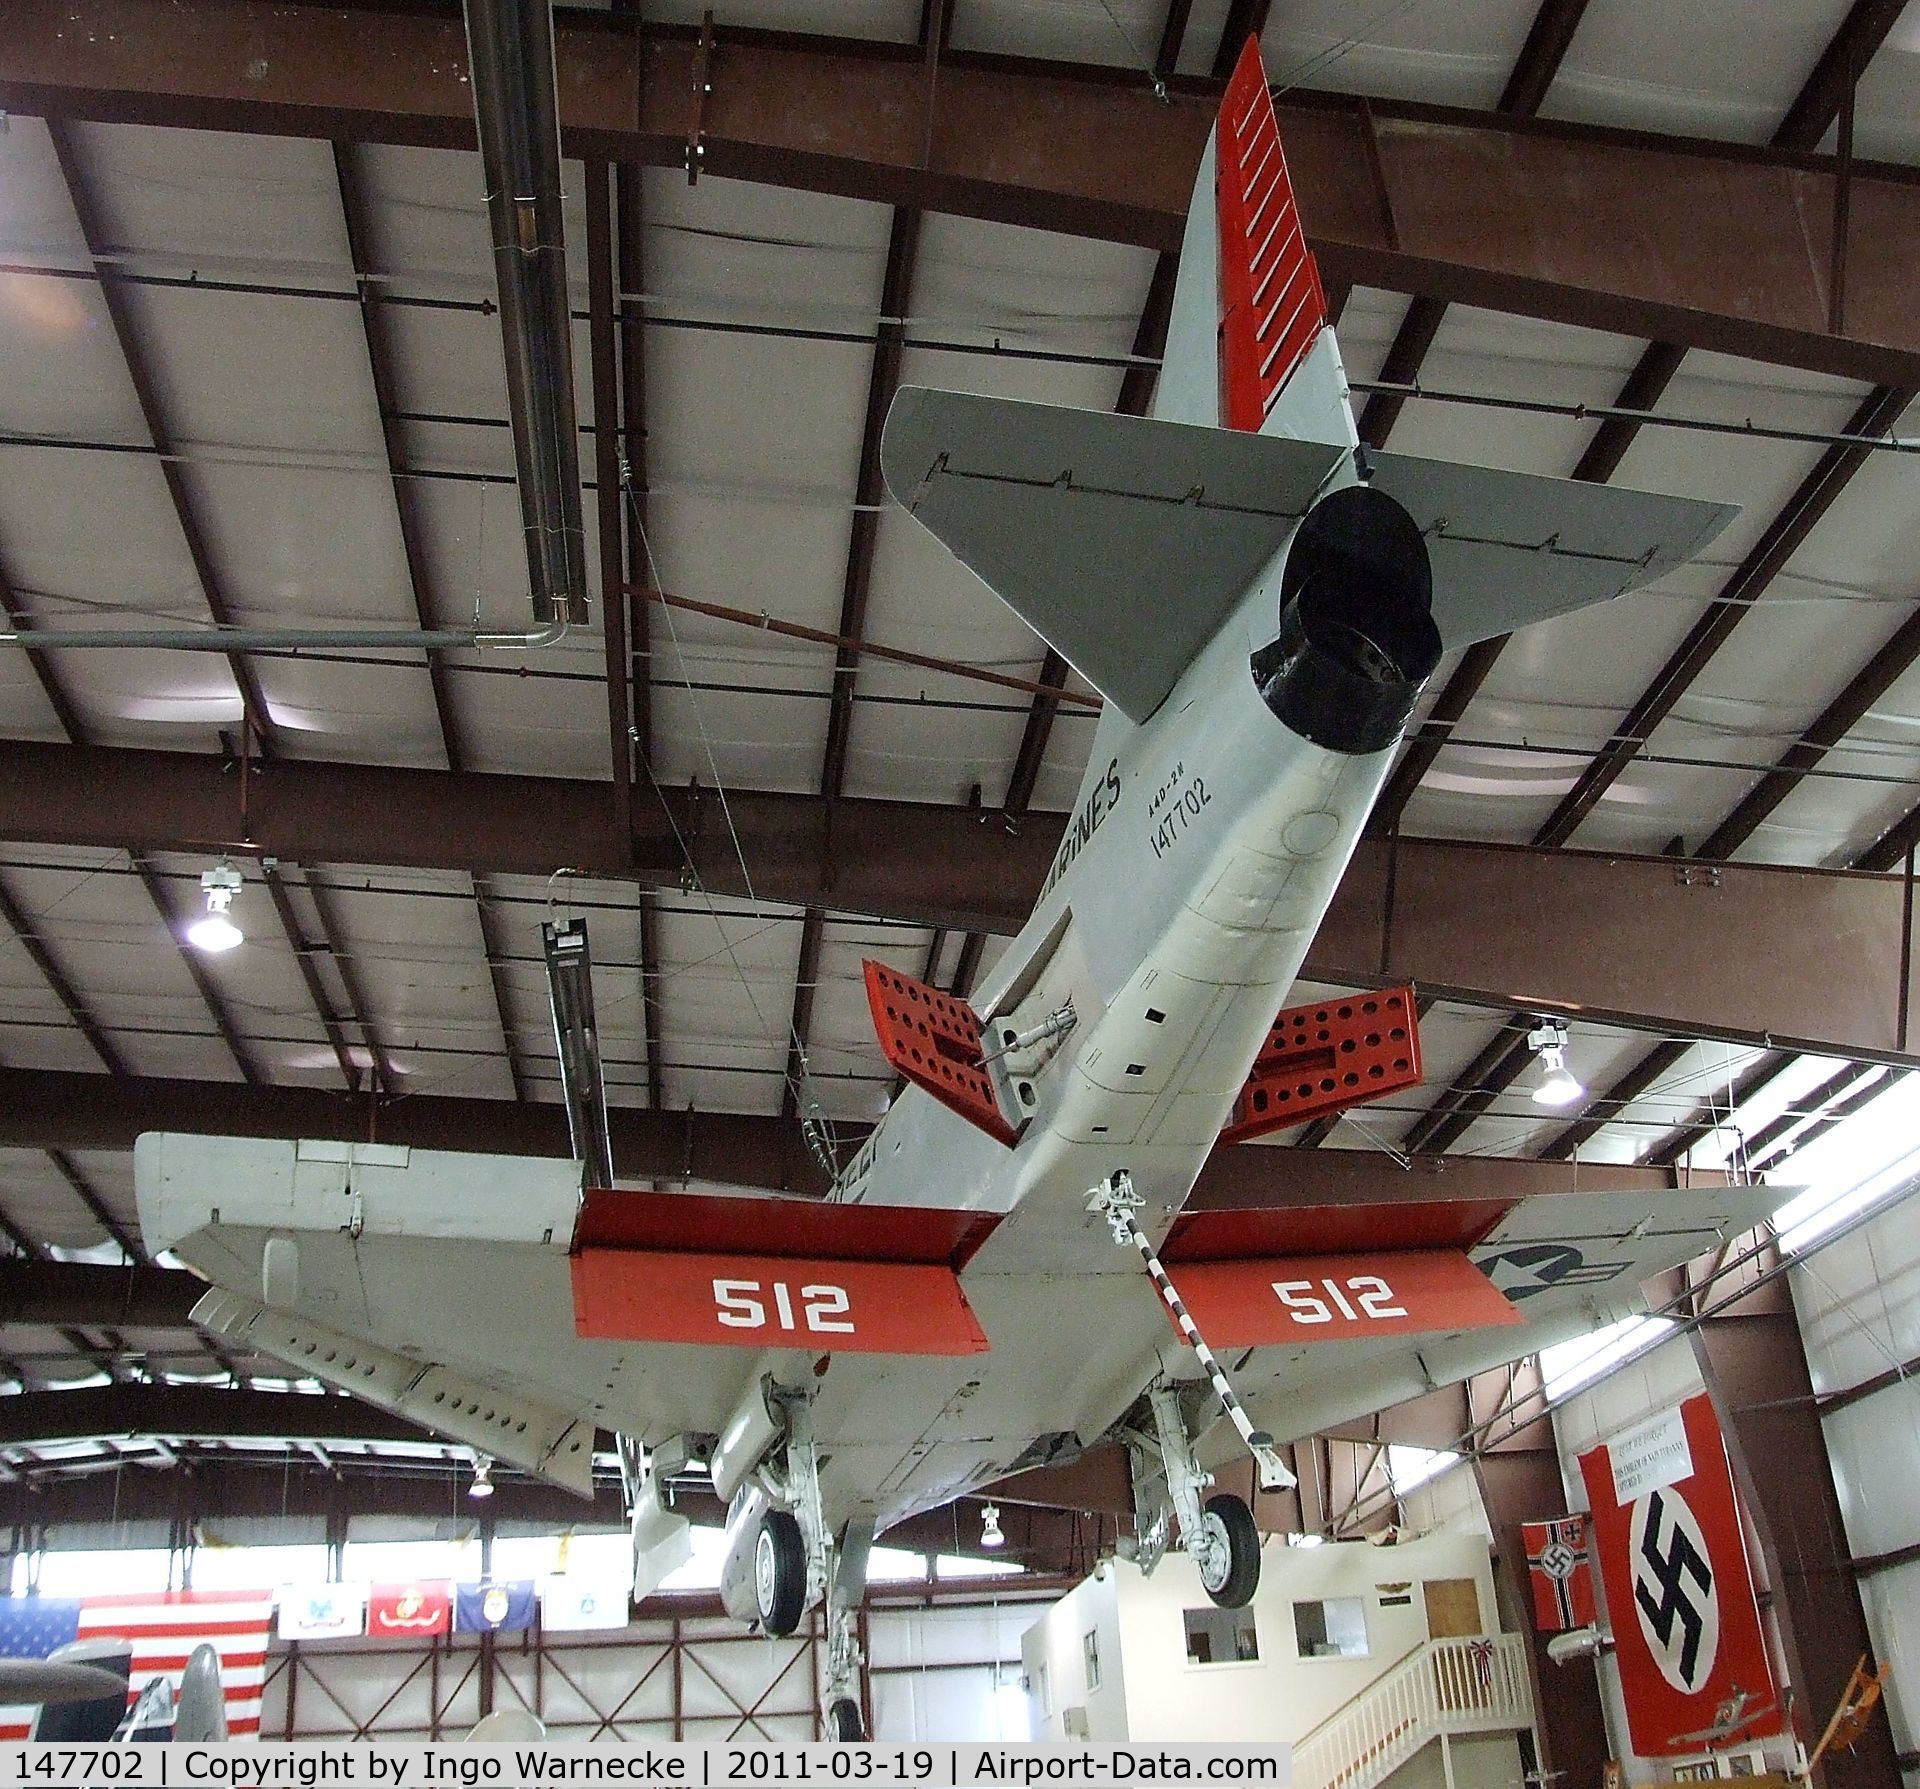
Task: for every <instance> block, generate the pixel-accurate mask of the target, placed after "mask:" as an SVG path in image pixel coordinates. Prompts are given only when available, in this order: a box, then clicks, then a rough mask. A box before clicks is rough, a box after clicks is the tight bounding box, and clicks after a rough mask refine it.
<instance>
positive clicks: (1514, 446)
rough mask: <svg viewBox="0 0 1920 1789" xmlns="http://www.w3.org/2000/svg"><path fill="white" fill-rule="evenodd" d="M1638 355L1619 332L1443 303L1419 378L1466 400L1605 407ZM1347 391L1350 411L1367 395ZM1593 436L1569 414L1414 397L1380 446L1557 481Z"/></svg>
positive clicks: (1427, 385) (1343, 342)
mask: <svg viewBox="0 0 1920 1789" xmlns="http://www.w3.org/2000/svg"><path fill="white" fill-rule="evenodd" d="M1341 345H1342V347H1343V348H1344V347H1345V345H1346V331H1345V328H1344V326H1343V327H1342V329H1341ZM1638 359H1639V345H1638V344H1637V343H1634V342H1631V341H1629V340H1627V339H1626V338H1625V337H1623V336H1614V335H1601V334H1599V333H1598V332H1596V331H1594V330H1589V329H1571V328H1567V327H1564V326H1562V325H1559V324H1554V323H1539V322H1534V321H1531V320H1528V319H1524V318H1520V317H1511V316H1505V315H1502V314H1500V313H1498V312H1494V311H1483V310H1477V309H1475V308H1474V307H1472V306H1470V305H1459V304H1456V305H1449V306H1448V307H1447V313H1446V317H1445V319H1444V320H1443V321H1442V323H1441V325H1440V332H1439V334H1438V335H1437V336H1436V337H1435V338H1434V343H1433V346H1432V348H1431V349H1429V350H1428V353H1427V357H1426V359H1425V360H1424V361H1423V362H1422V363H1421V367H1420V384H1421V385H1422V386H1423V387H1424V388H1426V389H1427V390H1430V391H1436V392H1458V393H1460V394H1462V395H1463V396H1467V397H1487V398H1510V399H1516V400H1520V401H1522V402H1525V403H1539V404H1555V405H1565V404H1611V403H1612V402H1613V401H1614V399H1615V397H1616V396H1617V395H1618V394H1619V390H1620V385H1621V381H1622V380H1623V379H1624V378H1625V376H1626V374H1627V372H1628V371H1629V370H1630V369H1631V368H1632V366H1633V364H1634V362H1635V361H1636V360H1638ZM1348 372H1349V376H1350V377H1358V376H1359V375H1358V374H1357V373H1356V372H1355V371H1354V369H1353V368H1351V367H1349V369H1348ZM1354 395H1355V410H1356V412H1358V411H1359V410H1361V409H1363V408H1364V407H1365V397H1364V396H1363V395H1362V394H1360V393H1355V394H1354ZM1592 435H1593V424H1592V423H1590V422H1583V421H1580V420H1577V419H1575V418H1573V417H1568V416H1557V415H1550V414H1542V413H1537V412H1533V411H1528V410H1517V409H1513V410H1509V409H1493V408H1481V407H1477V406H1474V405H1469V404H1450V403H1444V402H1439V401H1429V400H1422V399H1415V400H1413V401H1411V402H1409V403H1408V404H1406V405H1405V407H1404V408H1403V409H1402V410H1401V412H1400V415H1399V418H1398V419H1397V421H1396V422H1395V424H1394V429H1393V433H1392V435H1391V436H1389V438H1388V440H1387V445H1388V446H1389V447H1391V448H1392V449H1393V451H1394V452H1395V453H1411V454H1425V455H1428V456H1429V457H1431V458H1433V459H1445V460H1458V461H1464V462H1465V463H1467V464H1469V465H1477V466H1496V467H1500V468H1503V469H1505V470H1509V471H1514V472H1536V473H1541V474H1544V475H1546V476H1547V477H1551V478H1565V477H1566V476H1567V475H1568V474H1569V473H1571V472H1572V470H1573V468H1574V466H1575V464H1576V463H1577V462H1578V460H1579V458H1580V455H1581V453H1582V452H1583V451H1584V450H1585V448H1586V446H1587V443H1588V441H1589V440H1590V439H1591V438H1592Z"/></svg>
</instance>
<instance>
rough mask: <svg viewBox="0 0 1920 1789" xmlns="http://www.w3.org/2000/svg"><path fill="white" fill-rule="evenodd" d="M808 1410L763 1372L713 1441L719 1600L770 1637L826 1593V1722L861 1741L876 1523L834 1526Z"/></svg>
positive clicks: (796, 1623)
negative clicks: (862, 1636)
mask: <svg viewBox="0 0 1920 1789" xmlns="http://www.w3.org/2000/svg"><path fill="white" fill-rule="evenodd" d="M811 1416H812V1412H811V1406H810V1404H809V1402H808V1399H807V1395H806V1394H805V1393H804V1392H796V1391H789V1390H787V1389H786V1388H785V1387H782V1386H777V1385H775V1384H774V1383H773V1382H772V1380H771V1379H764V1380H762V1381H761V1382H760V1384H759V1385H757V1386H756V1387H755V1388H754V1391H753V1393H752V1394H751V1396H750V1397H749V1398H748V1399H747V1401H746V1402H745V1403H744V1404H743V1405H742V1407H741V1408H740V1410H739V1411H737V1412H736V1413H735V1415H734V1418H733V1420H732V1421H730V1422H729V1423H728V1425H727V1428H726V1430H725V1432H724V1433H723V1434H722V1435H721V1437H720V1439H719V1441H718V1443H717V1444H716V1445H715V1447H714V1450H713V1456H712V1462H711V1463H712V1471H713V1482H714V1489H715V1490H716V1491H718V1492H719V1493H720V1494H721V1495H722V1496H724V1497H726V1498H727V1500H728V1503H727V1550H726V1557H725V1560H724V1562H723V1563H722V1565H721V1568H720V1599H721V1602H722V1603H723V1604H724V1605H725V1607H726V1611H727V1613H728V1614H729V1615H731V1616H732V1617H733V1618H734V1619H735V1620H736V1621H744V1622H747V1623H749V1624H750V1625H752V1626H754V1627H757V1628H759V1629H760V1631H761V1632H762V1633H764V1634H767V1635H769V1636H770V1637H772V1638H774V1639H785V1638H787V1637H788V1636H789V1635H791V1634H794V1633H796V1632H797V1631H798V1630H799V1627H800V1624H801V1622H802V1621H803V1620H804V1619H805V1618H806V1613H807V1611H808V1610H809V1609H811V1608H813V1607H814V1606H815V1605H816V1604H818V1603H820V1602H821V1601H822V1600H823V1599H824V1601H825V1604H826V1627H827V1635H826V1639H827V1657H826V1670H825V1674H824V1676H823V1679H822V1683H821V1695H820V1707H821V1721H822V1726H823V1728H824V1730H825V1733H826V1736H827V1737H828V1738H829V1739H834V1740H843V1741H844V1740H857V1739H862V1738H864V1737H865V1736H866V1735H865V1719H864V1717H863V1715H862V1713H861V1699H860V1667H861V1665H862V1663H863V1660H862V1658H861V1653H860V1642H859V1632H858V1626H857V1617H858V1611H859V1608H860V1602H861V1598H862V1597H863V1596H864V1595H865V1593H866V1584H867V1555H868V1553H869V1552H870V1551H871V1549H872V1546H873V1522H872V1520H871V1518H859V1517H856V1518H853V1519H851V1520H849V1521H848V1522H847V1523H846V1525H845V1526H844V1527H843V1528H842V1530H841V1532H840V1535H839V1537H838V1538H837V1540H836V1538H835V1536H834V1534H833V1532H832V1530H831V1529H829V1528H828V1526H827V1516H826V1509H825V1506H824V1504H823V1502H822V1500H821V1495H820V1456H819V1450H818V1448H817V1447H816V1446H815V1444H814V1439H813V1425H812V1420H811Z"/></svg>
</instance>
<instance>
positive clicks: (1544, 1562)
mask: <svg viewBox="0 0 1920 1789" xmlns="http://www.w3.org/2000/svg"><path fill="white" fill-rule="evenodd" d="M1582 1557H1583V1556H1582V1555H1581V1554H1578V1553H1576V1552H1575V1551H1574V1550H1573V1549H1572V1548H1571V1547H1570V1546H1568V1545H1567V1543H1566V1542H1565V1541H1563V1540H1551V1541H1548V1542H1547V1544H1546V1545H1545V1546H1544V1547H1542V1548H1541V1549H1540V1569H1541V1570H1542V1571H1543V1572H1545V1573H1546V1574H1547V1576H1548V1577H1549V1578H1552V1579H1554V1580H1555V1581H1556V1582H1559V1583H1563V1582H1565V1580H1567V1579H1568V1578H1571V1577H1572V1576H1573V1568H1574V1567H1575V1566H1576V1565H1578V1564H1579V1563H1580V1560H1581V1558H1582Z"/></svg>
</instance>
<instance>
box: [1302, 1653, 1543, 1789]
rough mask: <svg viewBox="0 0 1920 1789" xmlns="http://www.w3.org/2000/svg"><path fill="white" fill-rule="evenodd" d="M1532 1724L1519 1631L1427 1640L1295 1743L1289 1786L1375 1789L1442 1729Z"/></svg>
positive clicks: (1502, 1729)
mask: <svg viewBox="0 0 1920 1789" xmlns="http://www.w3.org/2000/svg"><path fill="white" fill-rule="evenodd" d="M1532 1725H1533V1696H1532V1691H1531V1689H1530V1687H1529V1684H1528V1681H1527V1655H1526V1642H1525V1641H1524V1640H1523V1639H1522V1638H1521V1636H1520V1635H1518V1634H1494V1635H1486V1636H1482V1637H1479V1638H1461V1639H1446V1640H1429V1641H1427V1642H1426V1643H1425V1644H1424V1645H1421V1646H1418V1647H1416V1648H1415V1649H1414V1650H1413V1651H1412V1652H1410V1653H1409V1654H1408V1655H1407V1656H1406V1657H1405V1658H1404V1659H1402V1660H1401V1661H1400V1663H1399V1664H1397V1665H1395V1666H1394V1667H1393V1668H1392V1669H1391V1670H1389V1671H1388V1672H1387V1673H1386V1675H1385V1676H1383V1677H1381V1678H1379V1679H1378V1680H1377V1681H1376V1682H1374V1683H1372V1684H1370V1685H1369V1686H1368V1687H1367V1688H1366V1689H1365V1690H1363V1691H1362V1692H1361V1693H1360V1694H1359V1695H1358V1696H1356V1697H1354V1698H1353V1700H1352V1701H1350V1702H1348V1703H1347V1704H1346V1705H1345V1706H1344V1707H1342V1708H1341V1709H1339V1710H1338V1711H1337V1712H1335V1713H1334V1714H1332V1715H1331V1716H1329V1717H1328V1718H1327V1719H1326V1720H1324V1721H1322V1722H1321V1723H1320V1725H1319V1726H1318V1727H1316V1728H1315V1729H1314V1730H1313V1731H1312V1732H1311V1733H1309V1734H1308V1735H1307V1736H1306V1738H1305V1739H1303V1740H1301V1741H1300V1742H1299V1744H1297V1745H1296V1746H1295V1747H1294V1748H1293V1782H1294V1789H1375V1785H1377V1784H1379V1783H1383V1782H1384V1781H1386V1779H1387V1778H1388V1777H1389V1776H1390V1775H1391V1774H1392V1773H1393V1772H1394V1771H1395V1770H1397V1769H1398V1768H1399V1767H1400V1766H1401V1765H1402V1764H1404V1763H1405V1762H1406V1761H1407V1760H1408V1759H1409V1758H1411V1757H1412V1756H1413V1755H1414V1753H1415V1752H1417V1751H1419V1750H1420V1748H1421V1747H1422V1746H1425V1745H1428V1744H1430V1743H1431V1742H1432V1741H1434V1740H1436V1739H1439V1738H1440V1737H1441V1736H1442V1735H1452V1734H1460V1733H1499V1732H1513V1731H1517V1730H1519V1729H1520V1728H1523V1727H1530V1726H1532Z"/></svg>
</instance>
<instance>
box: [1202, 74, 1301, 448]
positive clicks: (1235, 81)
mask: <svg viewBox="0 0 1920 1789" xmlns="http://www.w3.org/2000/svg"><path fill="white" fill-rule="evenodd" d="M1215 153H1216V159H1217V164H1218V165H1217V174H1216V177H1215V208H1216V210H1217V212H1218V215H1219V223H1220V414H1221V420H1222V421H1223V422H1224V423H1225V424H1226V426H1227V427H1228V428H1233V429H1248V430H1257V429H1258V428H1259V427H1260V425H1261V424H1262V423H1264V422H1265V421H1266V419H1267V413H1268V412H1269V411H1270V410H1271V409H1272V408H1273V403H1274V399H1275V398H1277V397H1278V396H1279V395H1280V389H1281V387H1282V386H1284V385H1285V384H1286V382H1287V380H1288V379H1289V378H1290V377H1291V376H1292V374H1293V369H1294V368H1295V367H1297V366H1298V365H1299V364H1300V362H1301V360H1302V359H1303V358H1304V357H1305V356H1306V353H1307V350H1308V349H1309V348H1311V347H1312V346H1313V342H1314V337H1315V336H1317V335H1318V334H1319V333H1320V330H1321V327H1322V326H1323V325H1324V324H1325V322H1326V320H1327V301H1326V298H1325V296H1324V295H1323V294H1322V292H1321V289H1320V269H1319V266H1318V264H1317V263H1316V262H1315V260H1314V258H1313V256H1312V255H1311V254H1309V253H1308V251H1307V239H1306V236H1305V234H1304V232H1303V231H1302V230H1301V227H1300V209H1299V207H1298V206H1297V205H1296V204H1295V203H1294V197H1293V182H1292V181H1291V180H1290V179H1289V178H1288V175H1287V158H1286V155H1285V153H1284V152H1283V151H1282V149H1281V147H1280V124H1279V120H1278V119H1277V118H1276V117H1275V116H1274V111H1273V98H1272V96H1271V95H1270V94H1269V93H1268V91H1267V74H1266V70H1265V69H1264V68H1262V67H1261V66H1260V46H1259V42H1258V40H1257V39H1255V38H1251V37H1250V38H1248V39H1247V45H1246V48H1245V49H1244V50H1243V51H1241V53H1240V61H1239V65H1238V66H1237V67H1236V68H1235V69H1234V71H1233V78H1232V80H1230V81H1229V82H1228V83H1227V90H1226V93H1225V94H1224V96H1223V97H1222V99H1221V102H1220V123H1219V128H1218V132H1217V135H1216V137H1215Z"/></svg>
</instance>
